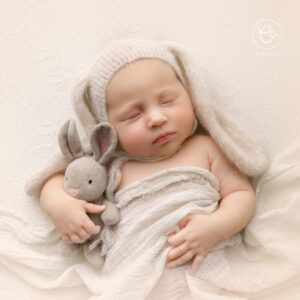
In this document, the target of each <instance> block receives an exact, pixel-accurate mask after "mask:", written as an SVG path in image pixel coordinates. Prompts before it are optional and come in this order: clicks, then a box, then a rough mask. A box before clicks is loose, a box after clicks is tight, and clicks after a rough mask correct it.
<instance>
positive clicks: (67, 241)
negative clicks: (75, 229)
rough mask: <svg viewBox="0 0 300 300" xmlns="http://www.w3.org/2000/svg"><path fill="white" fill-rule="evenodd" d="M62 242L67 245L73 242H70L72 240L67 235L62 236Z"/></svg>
mask: <svg viewBox="0 0 300 300" xmlns="http://www.w3.org/2000/svg"><path fill="white" fill-rule="evenodd" d="M61 238H62V240H63V241H64V242H66V243H67V244H72V242H71V240H70V238H69V236H68V235H67V234H64V235H62V237H61Z"/></svg>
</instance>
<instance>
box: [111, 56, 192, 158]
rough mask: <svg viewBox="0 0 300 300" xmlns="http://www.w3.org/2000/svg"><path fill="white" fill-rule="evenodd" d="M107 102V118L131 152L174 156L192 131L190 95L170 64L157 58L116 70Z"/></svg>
mask: <svg viewBox="0 0 300 300" xmlns="http://www.w3.org/2000/svg"><path fill="white" fill-rule="evenodd" d="M106 101H107V112H108V118H109V121H110V122H111V123H112V125H113V126H114V127H115V129H116V131H117V134H118V138H119V143H120V145H121V147H122V149H123V150H124V151H125V152H127V153H128V154H130V155H134V156H143V157H144V156H165V155H166V156H169V155H173V154H174V153H175V152H176V151H177V150H178V149H179V147H180V146H181V144H182V143H183V141H184V140H185V139H186V138H187V137H188V136H190V134H191V131H192V128H193V122H194V118H195V115H194V110H193V106H192V102H191V99H190V96H189V94H188V93H187V91H186V90H185V88H184V86H183V85H182V84H181V82H180V80H179V79H178V78H177V76H176V73H175V71H174V70H173V69H172V67H170V66H169V65H168V64H167V63H165V62H163V61H160V60H158V59H142V60H138V61H135V62H133V63H131V64H129V65H127V66H125V67H124V68H122V69H121V70H120V71H118V72H117V73H116V74H115V75H114V77H113V78H112V79H111V81H110V83H109V85H108V87H107V93H106Z"/></svg>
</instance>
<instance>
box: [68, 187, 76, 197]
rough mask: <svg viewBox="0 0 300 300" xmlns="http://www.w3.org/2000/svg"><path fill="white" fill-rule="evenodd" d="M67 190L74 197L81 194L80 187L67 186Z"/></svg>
mask: <svg viewBox="0 0 300 300" xmlns="http://www.w3.org/2000/svg"><path fill="white" fill-rule="evenodd" d="M66 192H67V193H68V194H69V195H71V196H72V197H76V196H77V195H78V194H79V190H78V189H70V188H66Z"/></svg>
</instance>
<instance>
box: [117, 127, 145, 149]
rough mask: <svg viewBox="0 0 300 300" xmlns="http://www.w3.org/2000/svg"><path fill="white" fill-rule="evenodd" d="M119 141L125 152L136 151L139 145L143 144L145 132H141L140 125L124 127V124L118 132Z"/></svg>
mask: <svg viewBox="0 0 300 300" xmlns="http://www.w3.org/2000/svg"><path fill="white" fill-rule="evenodd" d="M118 136H119V143H120V145H121V147H122V149H123V150H124V151H126V152H129V153H130V152H132V151H134V152H136V151H138V150H139V148H140V146H141V145H143V139H144V137H145V133H144V132H142V130H141V129H140V127H138V126H136V127H126V126H124V127H123V128H122V129H120V130H119V132H118Z"/></svg>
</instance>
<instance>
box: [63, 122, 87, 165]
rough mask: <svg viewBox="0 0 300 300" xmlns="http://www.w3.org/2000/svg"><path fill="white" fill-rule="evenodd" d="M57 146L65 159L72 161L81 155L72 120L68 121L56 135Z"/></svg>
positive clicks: (77, 136)
mask: <svg viewBox="0 0 300 300" xmlns="http://www.w3.org/2000/svg"><path fill="white" fill-rule="evenodd" d="M58 144H59V147H60V149H61V152H62V153H63V154H64V155H65V157H66V159H67V160H69V161H72V160H74V159H76V158H79V157H81V156H82V155H83V154H82V153H83V152H82V148H81V143H80V139H79V135H78V132H77V129H76V124H75V121H74V120H68V121H67V122H66V123H65V124H64V125H63V126H62V128H61V130H60V132H59V135H58Z"/></svg>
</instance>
